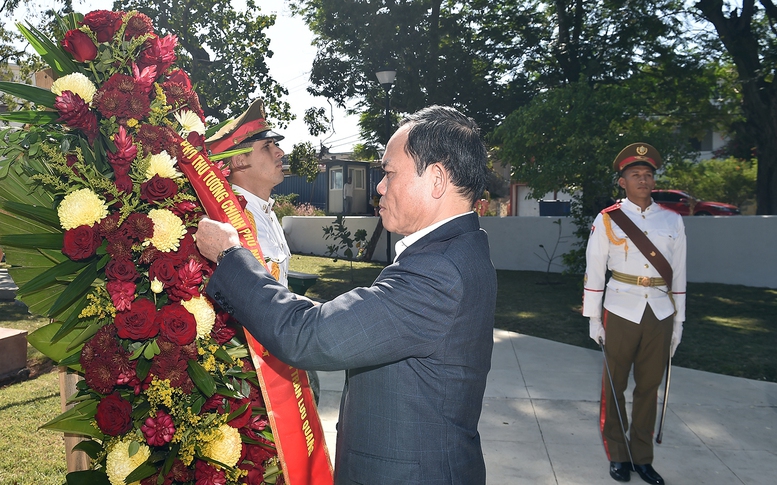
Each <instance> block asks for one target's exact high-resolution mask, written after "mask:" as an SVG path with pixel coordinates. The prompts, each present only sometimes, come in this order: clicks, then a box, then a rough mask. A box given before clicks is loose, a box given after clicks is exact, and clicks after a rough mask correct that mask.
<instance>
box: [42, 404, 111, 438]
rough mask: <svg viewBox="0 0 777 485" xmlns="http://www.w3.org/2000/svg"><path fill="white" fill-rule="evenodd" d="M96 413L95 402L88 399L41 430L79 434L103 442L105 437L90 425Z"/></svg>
mask: <svg viewBox="0 0 777 485" xmlns="http://www.w3.org/2000/svg"><path fill="white" fill-rule="evenodd" d="M96 413H97V400H95V399H89V400H87V401H83V402H80V403H78V404H76V405H75V406H73V407H72V408H70V409H68V410H67V411H65V412H64V413H62V414H60V415H59V416H57V417H56V418H54V419H52V420H51V421H49V422H48V423H46V424H44V425H43V426H41V428H42V429H48V430H51V431H60V432H62V433H74V434H80V435H84V436H89V437H92V438H95V439H99V440H103V439H104V438H105V435H103V434H102V433H101V432H100V430H98V429H97V428H95V427H94V426H93V425H92V422H93V421H94V415H95V414H96Z"/></svg>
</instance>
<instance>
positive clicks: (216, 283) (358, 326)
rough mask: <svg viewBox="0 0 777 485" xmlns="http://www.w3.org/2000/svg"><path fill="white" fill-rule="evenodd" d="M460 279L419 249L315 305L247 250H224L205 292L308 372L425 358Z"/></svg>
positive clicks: (457, 298)
mask: <svg viewBox="0 0 777 485" xmlns="http://www.w3.org/2000/svg"><path fill="white" fill-rule="evenodd" d="M461 280H462V278H461V275H460V274H459V270H458V268H457V267H456V265H455V264H454V263H453V262H452V261H450V260H449V259H448V258H446V257H445V256H444V255H441V254H437V253H433V252H424V253H419V254H414V255H411V256H408V257H404V258H402V259H401V262H399V263H395V264H393V265H391V266H389V267H387V268H385V269H384V270H383V272H382V273H381V274H380V276H379V277H378V279H377V280H376V281H375V283H373V285H372V286H370V287H368V288H356V289H354V290H352V291H350V292H348V293H345V294H343V295H340V296H339V297H337V298H335V299H334V300H332V301H330V302H326V303H323V304H321V305H318V306H314V305H313V304H312V303H310V302H309V301H306V300H298V299H297V298H296V297H295V296H294V294H293V293H291V292H289V291H288V290H287V289H286V288H284V287H283V286H282V285H280V284H278V283H277V282H276V281H275V280H274V279H273V278H272V277H271V276H270V275H269V274H268V273H267V271H266V270H265V269H264V267H263V266H262V265H261V264H259V263H258V262H257V261H256V260H255V259H254V258H253V256H252V255H251V253H250V252H249V251H248V250H238V251H233V252H231V253H229V254H228V255H227V256H226V257H225V258H224V260H223V261H222V262H221V264H220V265H219V266H218V268H217V269H216V271H215V272H214V274H213V275H212V277H211V279H210V281H209V282H208V286H207V289H206V291H207V293H208V294H209V295H211V297H213V298H214V299H215V300H216V302H217V303H219V304H220V305H221V306H222V307H223V308H224V309H225V310H227V311H228V312H230V313H231V314H232V315H233V316H234V317H235V318H236V319H237V320H238V321H239V322H240V323H241V324H242V325H243V326H244V327H245V328H246V329H247V330H248V331H249V332H250V333H251V334H252V335H253V336H254V337H255V338H256V339H257V340H258V341H259V342H261V343H262V345H264V346H265V347H266V348H267V350H269V351H270V353H272V354H273V355H275V356H276V357H278V358H279V359H281V361H283V362H285V363H287V364H289V365H293V366H295V367H299V368H301V369H307V370H340V369H353V368H358V367H367V366H373V365H381V364H386V363H389V362H394V361H398V360H401V359H404V358H407V357H426V356H428V355H430V354H431V353H432V352H433V351H434V349H435V347H436V346H437V345H438V344H439V342H440V336H441V334H442V333H444V332H446V330H447V326H448V325H449V324H450V322H452V321H453V320H454V317H455V315H456V314H457V313H458V311H459V305H460V302H461V301H462V293H463V291H462V283H461Z"/></svg>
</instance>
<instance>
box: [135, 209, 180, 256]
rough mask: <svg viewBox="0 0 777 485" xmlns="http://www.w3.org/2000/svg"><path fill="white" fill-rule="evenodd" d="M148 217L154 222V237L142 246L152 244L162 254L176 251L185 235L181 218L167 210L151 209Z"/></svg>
mask: <svg viewBox="0 0 777 485" xmlns="http://www.w3.org/2000/svg"><path fill="white" fill-rule="evenodd" d="M148 217H150V218H151V220H152V221H154V235H153V236H151V237H150V238H148V239H146V240H145V241H144V242H143V245H144V246H147V245H148V244H149V243H150V244H153V245H154V247H155V248H157V249H158V250H159V251H162V252H163V253H167V252H170V251H175V250H177V249H178V246H180V241H181V239H183V237H184V236H185V235H186V226H184V224H183V221H182V220H181V218H180V217H178V216H177V215H175V214H173V213H172V212H171V211H169V210H167V209H151V210H150V211H149V212H148Z"/></svg>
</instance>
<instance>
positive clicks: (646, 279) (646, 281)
mask: <svg viewBox="0 0 777 485" xmlns="http://www.w3.org/2000/svg"><path fill="white" fill-rule="evenodd" d="M637 284H638V285H639V286H644V287H649V286H650V276H637Z"/></svg>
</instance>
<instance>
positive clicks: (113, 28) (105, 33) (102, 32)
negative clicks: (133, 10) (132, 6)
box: [81, 10, 124, 42]
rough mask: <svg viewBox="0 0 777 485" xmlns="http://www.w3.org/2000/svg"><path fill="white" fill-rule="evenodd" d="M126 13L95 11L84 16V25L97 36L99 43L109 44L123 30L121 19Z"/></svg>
mask: <svg viewBox="0 0 777 485" xmlns="http://www.w3.org/2000/svg"><path fill="white" fill-rule="evenodd" d="M123 15H124V12H114V11H112V10H94V11H92V12H89V13H88V14H86V15H84V20H83V21H82V22H81V24H82V25H87V26H88V27H89V28H90V29H92V32H94V33H95V34H97V42H108V41H110V40H111V39H113V35H114V34H115V33H116V32H118V30H119V29H120V28H121V17H122V16H123Z"/></svg>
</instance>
